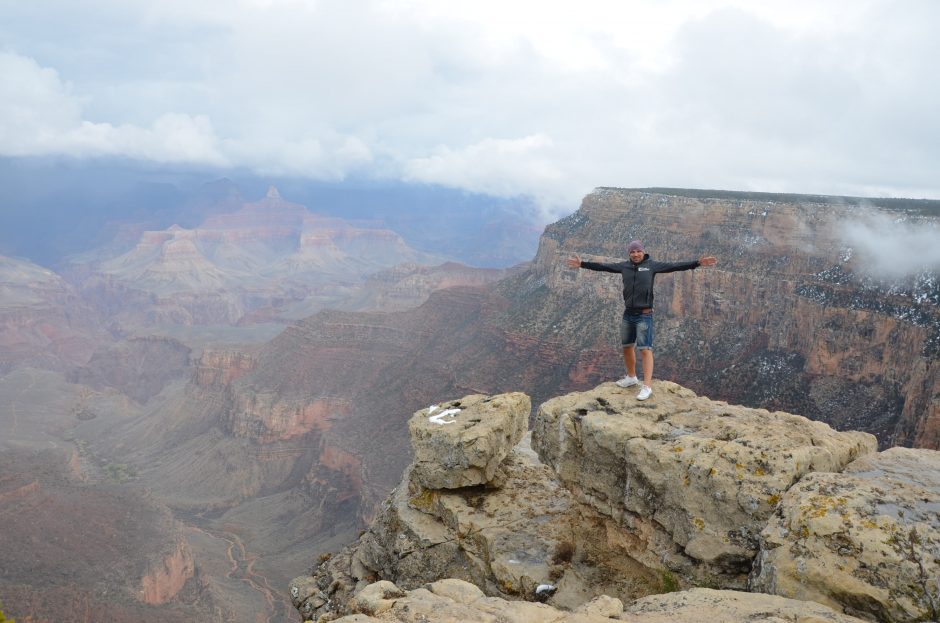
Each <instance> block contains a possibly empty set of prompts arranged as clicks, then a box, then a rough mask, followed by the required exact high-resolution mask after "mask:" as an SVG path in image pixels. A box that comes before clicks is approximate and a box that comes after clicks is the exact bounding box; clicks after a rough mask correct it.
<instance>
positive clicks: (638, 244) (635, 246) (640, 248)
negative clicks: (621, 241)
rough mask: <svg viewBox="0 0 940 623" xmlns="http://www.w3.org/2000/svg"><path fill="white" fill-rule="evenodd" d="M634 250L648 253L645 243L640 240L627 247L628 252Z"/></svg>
mask: <svg viewBox="0 0 940 623" xmlns="http://www.w3.org/2000/svg"><path fill="white" fill-rule="evenodd" d="M634 251H639V252H641V253H646V250H645V249H643V243H642V242H640V241H639V240H634V241H633V242H631V243H630V245H629V246H628V247H627V253H633V252H634Z"/></svg>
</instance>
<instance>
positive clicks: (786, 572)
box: [751, 448, 940, 622]
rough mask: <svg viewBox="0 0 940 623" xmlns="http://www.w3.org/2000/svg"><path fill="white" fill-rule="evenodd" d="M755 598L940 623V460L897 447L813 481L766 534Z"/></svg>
mask: <svg viewBox="0 0 940 623" xmlns="http://www.w3.org/2000/svg"><path fill="white" fill-rule="evenodd" d="M761 537H762V542H761V554H760V557H759V560H758V562H759V564H758V565H757V566H756V567H755V573H754V576H753V577H752V579H751V587H752V589H753V590H759V591H765V592H769V593H775V594H777V595H783V596H786V597H793V598H796V599H806V600H813V601H817V602H819V603H823V604H828V605H830V606H832V607H836V608H844V609H845V610H846V611H847V612H852V613H854V614H856V615H858V616H862V617H865V618H868V619H872V620H878V621H892V622H900V621H938V620H940V452H937V451H935V450H912V449H909V448H891V449H890V450H887V451H885V452H881V453H878V454H874V455H868V456H865V457H862V458H860V459H859V460H857V461H855V462H854V463H852V464H851V465H849V466H848V467H847V468H846V469H845V470H844V471H843V472H842V473H841V474H830V473H816V474H810V475H808V476H806V477H805V478H803V479H802V480H801V481H800V482H798V483H797V484H796V485H795V486H794V487H793V488H792V489H790V490H789V491H788V492H787V493H786V494H785V495H784V496H783V501H782V503H781V505H780V507H779V508H778V510H777V512H776V513H774V515H773V517H772V518H771V520H770V522H769V524H768V525H767V528H766V529H765V530H764V531H763V532H762V534H761Z"/></svg>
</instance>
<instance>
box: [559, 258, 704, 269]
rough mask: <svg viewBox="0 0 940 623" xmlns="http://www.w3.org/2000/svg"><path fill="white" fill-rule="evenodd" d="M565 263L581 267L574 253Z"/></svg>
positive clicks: (571, 266) (573, 266)
mask: <svg viewBox="0 0 940 623" xmlns="http://www.w3.org/2000/svg"><path fill="white" fill-rule="evenodd" d="M712 259H715V258H712ZM566 264H568V268H581V257H580V256H578V255H575V256H574V257H569V258H568V261H567V262H566Z"/></svg>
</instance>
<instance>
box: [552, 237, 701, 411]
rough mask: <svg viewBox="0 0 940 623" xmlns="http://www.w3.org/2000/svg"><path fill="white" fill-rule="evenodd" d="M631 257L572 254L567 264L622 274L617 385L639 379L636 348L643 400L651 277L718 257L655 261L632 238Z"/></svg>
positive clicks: (649, 357)
mask: <svg viewBox="0 0 940 623" xmlns="http://www.w3.org/2000/svg"><path fill="white" fill-rule="evenodd" d="M627 253H628V254H629V256H630V260H629V261H626V262H612V263H609V264H607V263H602V262H582V261H581V258H580V257H578V256H577V255H575V256H574V257H571V258H568V262H567V264H568V266H569V267H570V268H586V269H588V270H598V271H602V272H607V273H620V275H621V277H622V278H623V303H624V310H623V320H622V321H621V323H620V343H621V345H622V346H623V363H624V365H625V366H626V368H627V375H626V376H625V377H623V378H622V379H620V380H619V381H617V385H619V386H620V387H631V386H633V385H638V384H639V383H640V381H639V379H637V377H636V351H637V350H638V351H640V357H642V363H643V386H642V387H641V388H640V392H639V393H638V394H637V396H636V398H637V400H646V399H647V398H649V397H650V395H651V394H652V393H653V388H652V387H651V386H650V385H651V384H652V382H653V279H654V278H655V277H656V275H657V274H659V273H674V272H676V271H680V270H692V269H694V268H698V267H699V266H714V265H715V264H716V263H717V262H718V260H716V259H715V258H714V257H711V256H709V257H703V258H701V259H698V260H692V261H691V262H656V261H654V260H651V259H650V256H649V254H648V253H646V251H645V250H644V249H643V243H642V242H640V241H639V240H634V241H633V242H631V243H630V244H629V246H627Z"/></svg>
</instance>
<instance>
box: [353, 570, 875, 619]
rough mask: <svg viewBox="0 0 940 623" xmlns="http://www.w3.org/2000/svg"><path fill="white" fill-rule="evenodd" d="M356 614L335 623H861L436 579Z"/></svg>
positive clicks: (728, 598)
mask: <svg viewBox="0 0 940 623" xmlns="http://www.w3.org/2000/svg"><path fill="white" fill-rule="evenodd" d="M350 610H351V611H353V612H355V613H356V614H352V615H350V616H345V617H342V618H340V619H338V620H337V621H338V622H339V623H371V622H379V621H396V622H399V623H426V622H428V621H434V622H435V623H464V622H466V621H474V622H478V623H605V622H609V621H611V620H615V621H630V622H631V623H701V622H702V621H710V622H711V623H740V622H741V621H749V622H751V623H779V622H780V621H793V622H795V623H861V621H862V620H861V619H857V618H855V617H851V616H847V615H844V614H840V613H839V612H837V611H835V610H832V609H830V608H827V607H826V606H822V605H819V604H815V603H812V602H806V601H797V600H793V599H784V598H781V597H772V596H769V595H754V594H749V593H740V592H734V591H716V590H711V589H707V588H696V589H692V590H689V591H684V592H682V593H671V594H668V595H655V596H651V597H645V598H643V599H640V600H638V601H636V602H634V603H633V604H632V605H630V606H629V607H628V608H627V609H626V610H625V609H624V607H623V603H622V602H621V601H620V600H619V599H613V598H610V597H605V596H601V597H597V598H595V599H593V600H592V601H590V602H588V603H585V604H584V605H582V606H580V607H579V608H577V609H575V610H574V611H570V612H569V611H564V610H559V609H557V608H553V607H551V606H548V605H546V604H539V603H530V602H520V601H506V600H504V599H500V598H498V597H486V596H485V595H484V593H483V592H482V591H481V590H480V589H479V588H477V587H476V586H474V585H472V584H469V583H467V582H463V581H461V580H439V581H437V582H432V583H430V584H428V585H427V587H423V588H419V589H415V590H413V591H408V592H406V591H403V590H401V589H400V588H398V587H397V586H395V585H394V584H393V583H391V582H385V581H383V582H377V583H375V584H370V585H369V586H367V587H366V588H364V589H363V590H362V591H361V592H360V593H359V594H358V595H357V596H356V598H355V599H354V600H353V601H352V602H351V603H350Z"/></svg>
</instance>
